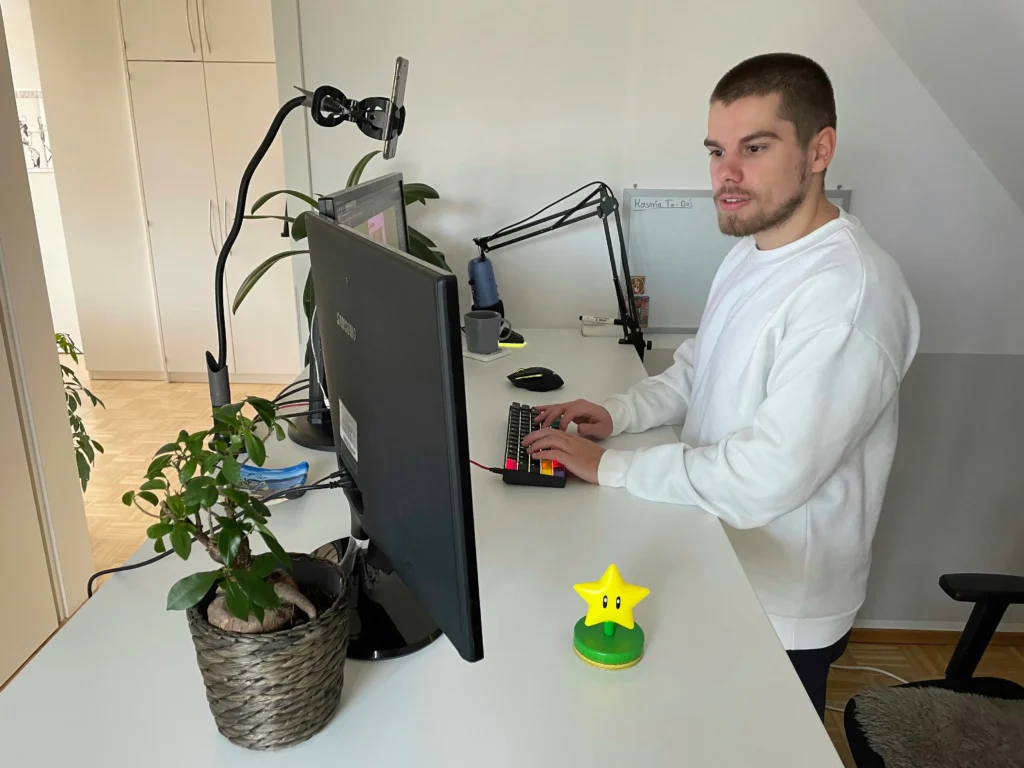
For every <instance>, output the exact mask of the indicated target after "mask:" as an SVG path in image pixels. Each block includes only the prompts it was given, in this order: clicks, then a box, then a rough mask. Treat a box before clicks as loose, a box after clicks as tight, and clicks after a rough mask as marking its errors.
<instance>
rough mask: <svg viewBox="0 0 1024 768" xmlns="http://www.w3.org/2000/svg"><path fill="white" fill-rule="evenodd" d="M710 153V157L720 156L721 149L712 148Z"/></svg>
mask: <svg viewBox="0 0 1024 768" xmlns="http://www.w3.org/2000/svg"><path fill="white" fill-rule="evenodd" d="M710 154H711V156H712V157H721V156H722V150H720V149H712V150H711V153H710Z"/></svg>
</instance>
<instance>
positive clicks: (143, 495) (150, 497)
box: [135, 491, 160, 507]
mask: <svg viewBox="0 0 1024 768" xmlns="http://www.w3.org/2000/svg"><path fill="white" fill-rule="evenodd" d="M135 495H136V496H138V497H139V498H140V499H142V500H143V501H148V502H149V503H150V504H152V505H153V506H154V507H155V506H156V505H157V504H159V503H160V499H158V498H157V497H156V494H155V493H153V492H152V491H139V492H138V493H137V494H135Z"/></svg>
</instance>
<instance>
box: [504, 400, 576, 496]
mask: <svg viewBox="0 0 1024 768" xmlns="http://www.w3.org/2000/svg"><path fill="white" fill-rule="evenodd" d="M536 416H537V411H535V410H534V409H533V408H532V407H531V406H529V405H520V404H519V403H512V405H510V406H509V407H508V433H507V435H506V438H505V467H504V471H503V472H502V473H501V476H502V478H503V479H504V480H505V482H506V483H509V484H511V485H539V486H543V487H546V488H564V487H565V467H563V466H562V465H561V464H559V463H558V462H557V461H549V460H547V459H545V460H543V461H537V460H535V459H533V458H531V457H530V454H528V453H527V452H526V449H525V448H523V438H524V437H526V435H528V434H529V433H530V432H535V431H536V430H538V429H540V428H541V427H540V424H538V423H537V422H535V421H534V417H536ZM552 426H554V427H557V426H558V422H557V421H556V422H555V423H554V424H553V425H552Z"/></svg>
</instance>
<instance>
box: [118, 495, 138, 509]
mask: <svg viewBox="0 0 1024 768" xmlns="http://www.w3.org/2000/svg"><path fill="white" fill-rule="evenodd" d="M134 500H135V491H125V492H124V494H123V495H122V496H121V503H122V504H124V505H125V506H126V507H130V506H131V505H132V501H134Z"/></svg>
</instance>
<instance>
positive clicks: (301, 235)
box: [292, 211, 313, 242]
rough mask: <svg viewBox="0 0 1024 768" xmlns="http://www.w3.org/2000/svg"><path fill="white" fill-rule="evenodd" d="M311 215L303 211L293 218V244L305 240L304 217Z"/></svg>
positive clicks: (309, 212)
mask: <svg viewBox="0 0 1024 768" xmlns="http://www.w3.org/2000/svg"><path fill="white" fill-rule="evenodd" d="M312 213H313V212H312V211H303V212H302V213H300V214H299V215H298V216H296V217H295V223H294V224H292V240H294V241H295V242H299V240H305V239H306V217H307V216H310V215H312Z"/></svg>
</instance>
